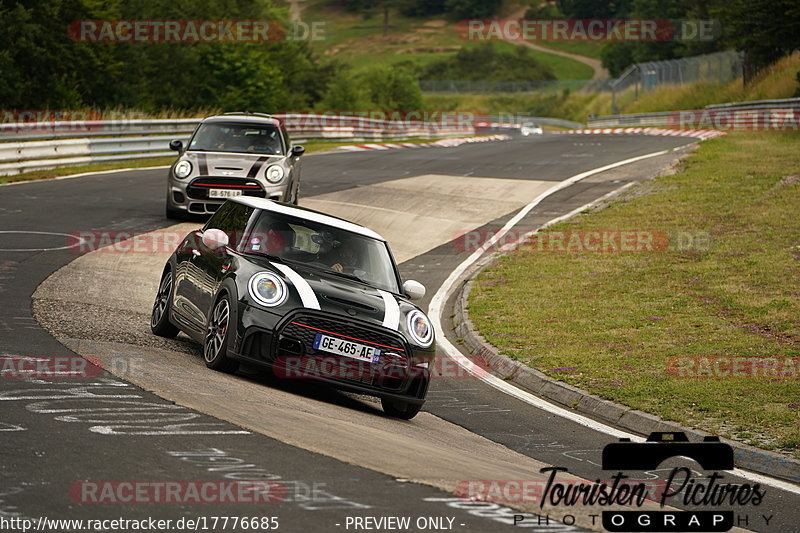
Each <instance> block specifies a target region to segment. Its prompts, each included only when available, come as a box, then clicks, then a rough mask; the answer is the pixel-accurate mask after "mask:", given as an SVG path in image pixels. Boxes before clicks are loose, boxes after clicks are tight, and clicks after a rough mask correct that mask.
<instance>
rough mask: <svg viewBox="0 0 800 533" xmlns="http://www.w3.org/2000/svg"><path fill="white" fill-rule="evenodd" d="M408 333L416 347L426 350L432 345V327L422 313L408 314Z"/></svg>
mask: <svg viewBox="0 0 800 533" xmlns="http://www.w3.org/2000/svg"><path fill="white" fill-rule="evenodd" d="M408 332H409V333H410V334H411V338H412V339H414V342H416V343H417V344H418V345H420V346H421V347H423V348H427V347H428V346H430V345H431V344H432V343H433V327H432V326H431V323H430V321H429V320H428V317H426V316H425V313H423V312H422V311H411V312H410V313H409V314H408Z"/></svg>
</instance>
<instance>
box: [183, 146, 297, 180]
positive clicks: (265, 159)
mask: <svg viewBox="0 0 800 533" xmlns="http://www.w3.org/2000/svg"><path fill="white" fill-rule="evenodd" d="M283 157H284V156H280V155H273V156H270V155H260V154H240V153H222V152H186V153H185V154H184V158H186V159H188V160H189V161H191V163H192V166H193V167H194V168H196V169H197V172H198V175H200V176H226V177H227V176H230V177H235V178H246V177H249V178H253V177H257V174H258V173H259V171H262V170H263V169H264V168H266V167H267V166H269V165H271V164H272V163H277V162H278V161H280V160H281V159H283Z"/></svg>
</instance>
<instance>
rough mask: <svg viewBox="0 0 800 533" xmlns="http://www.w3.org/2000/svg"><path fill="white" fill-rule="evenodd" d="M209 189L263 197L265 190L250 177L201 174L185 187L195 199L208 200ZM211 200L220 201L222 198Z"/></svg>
mask: <svg viewBox="0 0 800 533" xmlns="http://www.w3.org/2000/svg"><path fill="white" fill-rule="evenodd" d="M209 189H229V190H240V191H242V194H243V195H245V196H257V197H259V198H264V197H266V196H267V192H266V191H265V190H264V188H263V187H262V186H261V184H259V183H258V182H257V181H256V180H254V179H250V178H216V177H211V176H201V177H199V178H197V179H195V180H194V181H192V182H191V183H190V184H189V185H188V186H187V187H186V194H187V195H189V198H193V199H195V200H208V199H209V198H208V190H209ZM213 200H217V201H222V200H223V199H222V198H219V199H218V198H214V199H213Z"/></svg>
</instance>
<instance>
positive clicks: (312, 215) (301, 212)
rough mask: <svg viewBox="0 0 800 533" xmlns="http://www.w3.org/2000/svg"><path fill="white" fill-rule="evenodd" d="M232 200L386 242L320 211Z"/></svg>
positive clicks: (248, 199)
mask: <svg viewBox="0 0 800 533" xmlns="http://www.w3.org/2000/svg"><path fill="white" fill-rule="evenodd" d="M231 200H233V201H234V202H239V203H240V204H244V205H247V206H250V207H253V208H255V209H263V210H265V211H272V212H275V213H281V214H283V215H289V216H293V217H297V218H304V219H306V220H311V221H313V222H319V223H320V224H326V225H328V226H333V227H335V228H339V229H343V230H345V231H350V232H352V233H358V234H359V235H364V236H366V237H370V238H372V239H378V240H379V241H385V240H386V239H384V238H383V237H381V236H380V235H378V234H377V233H375V232H374V231H372V230H371V229H368V228H365V227H364V226H360V225H358V224H355V223H353V222H348V221H346V220H342V219H341V218H336V217H332V216H330V215H326V214H324V213H320V212H319V211H314V210H311V209H305V208H296V207H291V206H288V205H283V204H279V203H277V202H273V201H272V200H267V199H266V198H257V197H254V196H238V197H236V198H231Z"/></svg>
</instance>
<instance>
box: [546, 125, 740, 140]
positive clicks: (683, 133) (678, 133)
mask: <svg viewBox="0 0 800 533" xmlns="http://www.w3.org/2000/svg"><path fill="white" fill-rule="evenodd" d="M559 133H561V134H563V135H608V134H612V135H613V134H634V135H656V136H660V137H694V138H695V139H701V140H706V139H713V138H714V137H719V136H720V135H725V132H724V131H718V130H668V129H663V128H595V129H584V130H568V131H562V132H559Z"/></svg>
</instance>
